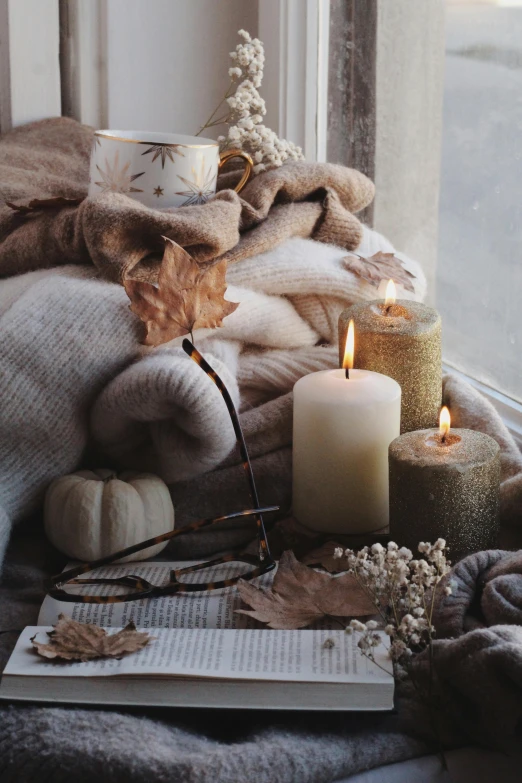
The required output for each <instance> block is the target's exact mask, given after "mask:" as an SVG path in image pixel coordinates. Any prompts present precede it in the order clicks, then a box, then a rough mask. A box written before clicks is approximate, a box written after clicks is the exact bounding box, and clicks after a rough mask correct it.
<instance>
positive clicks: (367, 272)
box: [343, 251, 415, 291]
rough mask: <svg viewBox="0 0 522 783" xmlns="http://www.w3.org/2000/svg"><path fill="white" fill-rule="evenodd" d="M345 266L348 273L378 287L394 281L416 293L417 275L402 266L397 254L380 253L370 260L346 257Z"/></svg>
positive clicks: (353, 256)
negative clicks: (415, 282) (414, 282)
mask: <svg viewBox="0 0 522 783" xmlns="http://www.w3.org/2000/svg"><path fill="white" fill-rule="evenodd" d="M343 266H344V268H345V269H346V270H347V271H348V272H353V273H354V274H355V275H357V276H358V277H360V278H362V280H366V281H367V282H368V283H370V284H371V285H374V286H376V287H378V286H379V285H380V283H381V282H382V281H383V280H390V279H391V280H393V281H394V282H395V283H399V285H402V286H403V288H405V289H406V290H407V291H415V289H414V287H413V283H412V282H411V281H412V279H414V277H415V275H412V273H411V272H408V270H407V269H405V268H404V266H403V265H402V261H401V260H400V258H397V256H396V255H395V253H383V252H382V251H379V252H378V253H375V254H374V255H373V256H371V257H370V258H364V256H359V255H357V254H355V253H354V254H353V255H349V256H345V257H344V258H343Z"/></svg>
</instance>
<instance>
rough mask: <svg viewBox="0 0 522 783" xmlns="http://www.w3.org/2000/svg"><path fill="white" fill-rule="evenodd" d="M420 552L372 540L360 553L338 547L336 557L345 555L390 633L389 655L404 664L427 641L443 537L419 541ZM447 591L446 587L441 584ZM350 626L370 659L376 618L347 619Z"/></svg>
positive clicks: (443, 568)
mask: <svg viewBox="0 0 522 783" xmlns="http://www.w3.org/2000/svg"><path fill="white" fill-rule="evenodd" d="M419 552H420V553H421V554H422V555H424V557H422V558H419V559H418V560H415V559H414V558H413V554H412V552H411V550H409V549H407V548H406V547H401V548H399V547H398V546H397V544H395V543H394V542H393V541H390V542H389V544H388V546H387V548H385V547H383V546H382V544H374V545H373V546H372V547H371V549H369V548H368V547H364V548H363V549H361V550H360V551H359V552H354V551H353V550H352V549H346V550H345V551H343V549H342V548H341V547H338V548H337V549H336V550H335V552H334V557H335V558H336V559H339V560H342V559H344V558H346V562H347V566H348V573H351V574H353V575H354V577H355V578H356V579H357V582H358V583H359V584H360V585H361V587H362V588H363V589H364V590H365V591H366V592H367V593H368V595H370V596H371V597H372V599H373V602H374V604H375V607H376V610H377V614H378V616H379V617H380V619H381V621H382V625H383V627H384V631H385V633H386V634H387V635H388V636H389V637H390V641H391V643H390V656H391V658H392V660H393V661H397V662H398V663H401V664H403V665H406V664H407V663H408V659H409V658H411V657H412V656H413V655H414V654H415V653H418V652H421V651H422V650H424V649H426V647H427V646H429V645H430V644H431V641H432V639H433V637H434V634H435V628H434V627H433V624H432V616H433V606H434V599H435V590H436V588H437V585H438V584H439V582H440V580H441V579H442V577H443V576H444V575H445V574H446V573H447V572H448V571H449V562H448V561H447V559H446V542H445V541H444V539H443V538H439V539H438V540H437V541H436V542H435V543H434V544H427V543H424V542H422V543H420V544H419ZM445 589H446V591H448V590H450V591H451V588H450V587H446V588H445ZM350 627H351V629H352V630H353V631H358V632H359V633H361V638H360V640H359V643H358V646H359V648H360V650H361V651H362V652H363V653H365V654H366V655H368V657H370V658H373V649H374V647H376V646H378V645H379V644H380V637H379V634H377V633H376V629H377V627H378V623H377V622H376V621H375V620H370V622H368V623H360V622H359V621H357V620H352V622H351V623H350Z"/></svg>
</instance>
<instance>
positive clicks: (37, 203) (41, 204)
mask: <svg viewBox="0 0 522 783" xmlns="http://www.w3.org/2000/svg"><path fill="white" fill-rule="evenodd" d="M82 201H83V198H65V196H54V197H50V198H33V199H32V201H29V202H27V204H14V203H13V202H12V201H6V202H5V203H6V205H7V206H8V207H10V208H11V209H14V210H15V212H18V213H19V214H21V215H29V214H30V213H31V212H40V211H42V210H44V209H60V208H61V207H76V206H78V204H81V203H82Z"/></svg>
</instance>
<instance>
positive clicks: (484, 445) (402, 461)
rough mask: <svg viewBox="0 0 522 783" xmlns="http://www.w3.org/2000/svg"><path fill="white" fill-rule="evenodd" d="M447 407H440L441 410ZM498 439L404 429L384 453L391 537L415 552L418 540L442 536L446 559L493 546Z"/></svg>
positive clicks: (443, 424) (461, 432)
mask: <svg viewBox="0 0 522 783" xmlns="http://www.w3.org/2000/svg"><path fill="white" fill-rule="evenodd" d="M444 411H447V409H443V412H444ZM499 454H500V449H499V446H498V443H497V442H496V441H495V440H493V438H490V437H489V435H484V433H482V432H475V431H473V430H464V429H456V430H451V431H450V430H449V416H448V419H447V422H444V421H441V426H440V428H439V430H436V429H432V430H421V431H419V432H408V433H405V434H404V435H401V436H400V437H398V438H396V440H394V441H393V442H392V443H391V445H390V451H389V464H390V535H391V537H392V539H393V540H394V541H395V542H396V543H397V544H399V546H407V547H408V548H409V549H411V550H412V552H414V553H416V552H417V546H418V544H419V542H420V541H429V542H431V543H433V542H434V541H436V540H437V538H439V537H440V538H445V539H446V542H447V545H448V547H449V550H450V551H449V557H450V560H451V561H452V562H453V563H455V562H456V561H457V560H460V559H461V558H463V557H465V556H466V555H469V554H471V553H472V552H478V551H479V550H482V549H491V548H494V547H496V545H497V535H498V512H499V490H500V458H499Z"/></svg>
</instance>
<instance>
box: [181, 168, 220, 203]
mask: <svg viewBox="0 0 522 783" xmlns="http://www.w3.org/2000/svg"><path fill="white" fill-rule="evenodd" d="M192 177H193V179H192V180H190V179H185V177H181V176H180V175H179V174H178V179H180V180H181V181H182V182H183V184H184V185H186V186H187V188H188V190H181V191H177V192H176V196H185V199H186V200H185V201H184V202H183V204H182V205H181V206H182V207H188V206H191V205H192V204H205V203H206V202H207V201H208V200H209V198H210V197H211V196H213V195H214V192H215V190H216V172H215V170H214V169H213V167H212V166H210V167H209V168H208V170H205V161H204V160H202V161H201V167H200V169H199V171H196V169H195V167H194V166H193V167H192Z"/></svg>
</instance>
